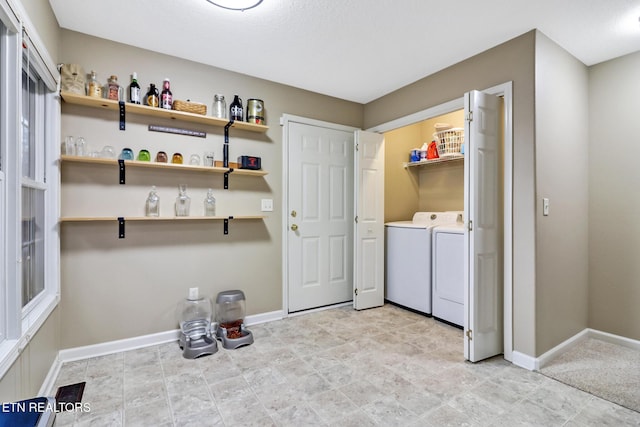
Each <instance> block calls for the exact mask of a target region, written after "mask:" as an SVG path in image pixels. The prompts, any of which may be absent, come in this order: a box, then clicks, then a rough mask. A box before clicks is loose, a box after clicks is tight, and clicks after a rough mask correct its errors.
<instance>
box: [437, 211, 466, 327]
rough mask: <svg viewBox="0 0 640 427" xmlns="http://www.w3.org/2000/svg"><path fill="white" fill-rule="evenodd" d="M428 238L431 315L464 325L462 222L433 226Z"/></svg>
mask: <svg viewBox="0 0 640 427" xmlns="http://www.w3.org/2000/svg"><path fill="white" fill-rule="evenodd" d="M432 234H433V236H432V238H431V244H432V248H431V256H432V261H431V265H432V278H431V287H432V297H433V317H435V318H437V319H441V320H444V321H445V322H448V323H451V324H454V325H457V326H463V325H464V228H463V223H462V222H458V223H455V224H447V225H441V226H438V227H435V228H434V229H433V233H432Z"/></svg>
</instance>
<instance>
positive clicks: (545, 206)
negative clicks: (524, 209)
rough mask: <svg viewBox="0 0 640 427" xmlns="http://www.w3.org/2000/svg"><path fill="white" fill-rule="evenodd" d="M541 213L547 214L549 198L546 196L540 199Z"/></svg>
mask: <svg viewBox="0 0 640 427" xmlns="http://www.w3.org/2000/svg"><path fill="white" fill-rule="evenodd" d="M542 215H543V216H549V199H548V198H546V197H544V198H543V199H542Z"/></svg>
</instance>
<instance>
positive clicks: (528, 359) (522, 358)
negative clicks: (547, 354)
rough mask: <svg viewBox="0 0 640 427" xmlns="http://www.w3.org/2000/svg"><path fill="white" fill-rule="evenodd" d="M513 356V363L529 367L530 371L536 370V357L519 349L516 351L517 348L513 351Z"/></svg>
mask: <svg viewBox="0 0 640 427" xmlns="http://www.w3.org/2000/svg"><path fill="white" fill-rule="evenodd" d="M511 356H512V360H511V363H513V364H514V365H516V366H519V367H521V368H524V369H527V370H529V371H535V370H536V358H535V357H532V356H529V355H527V354H524V353H520V352H519V351H515V350H514V351H513V353H511Z"/></svg>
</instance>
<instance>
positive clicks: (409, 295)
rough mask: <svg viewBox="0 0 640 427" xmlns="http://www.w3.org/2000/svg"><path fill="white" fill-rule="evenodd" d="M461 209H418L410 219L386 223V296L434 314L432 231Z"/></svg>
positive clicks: (457, 213) (453, 220) (457, 215)
mask: <svg viewBox="0 0 640 427" xmlns="http://www.w3.org/2000/svg"><path fill="white" fill-rule="evenodd" d="M459 216H460V212H416V213H415V214H414V215H413V219H412V220H411V221H396V222H388V223H386V224H385V229H386V233H387V235H386V239H385V242H386V246H387V247H386V258H387V265H386V284H387V288H386V299H387V301H390V302H392V303H395V304H398V305H401V306H403V307H407V308H410V309H412V310H415V311H418V312H420V313H424V314H427V315H431V231H432V229H433V228H434V227H435V226H437V225H440V224H448V223H453V222H455V221H456V219H457V218H458V217H459Z"/></svg>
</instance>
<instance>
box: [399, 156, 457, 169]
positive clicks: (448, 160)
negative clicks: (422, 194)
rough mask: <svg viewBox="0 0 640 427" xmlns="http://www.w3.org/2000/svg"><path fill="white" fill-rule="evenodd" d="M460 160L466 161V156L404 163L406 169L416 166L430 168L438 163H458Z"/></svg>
mask: <svg viewBox="0 0 640 427" xmlns="http://www.w3.org/2000/svg"><path fill="white" fill-rule="evenodd" d="M460 160H464V156H451V157H440V158H437V159H430V160H420V161H419V162H407V163H403V166H404V167H405V169H406V168H410V167H415V166H428V165H433V164H436V163H446V162H456V161H460Z"/></svg>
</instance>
